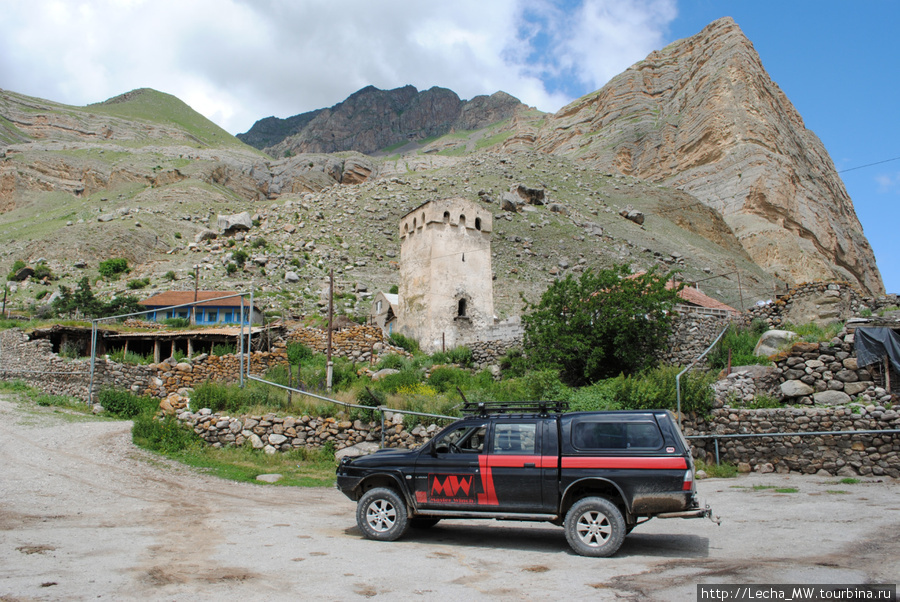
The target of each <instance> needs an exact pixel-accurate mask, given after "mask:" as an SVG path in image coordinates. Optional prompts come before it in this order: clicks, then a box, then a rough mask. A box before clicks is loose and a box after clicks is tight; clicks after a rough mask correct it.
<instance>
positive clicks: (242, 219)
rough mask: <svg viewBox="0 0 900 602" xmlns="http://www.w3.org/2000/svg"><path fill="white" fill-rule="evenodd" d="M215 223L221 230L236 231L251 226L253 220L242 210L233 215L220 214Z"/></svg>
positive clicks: (247, 228)
mask: <svg viewBox="0 0 900 602" xmlns="http://www.w3.org/2000/svg"><path fill="white" fill-rule="evenodd" d="M216 224H217V225H218V227H219V230H221V231H222V232H226V233H227V232H237V231H239V230H249V229H250V228H252V227H253V220H252V219H251V218H250V214H249V213H247V212H246V211H244V212H243V213H236V214H234V215H220V216H219V218H218V219H217V220H216Z"/></svg>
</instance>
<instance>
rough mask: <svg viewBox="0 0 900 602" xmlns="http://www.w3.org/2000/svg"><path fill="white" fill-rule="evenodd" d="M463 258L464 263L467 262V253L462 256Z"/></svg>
mask: <svg viewBox="0 0 900 602" xmlns="http://www.w3.org/2000/svg"><path fill="white" fill-rule="evenodd" d="M462 258H463V261H465V260H466V254H465V253H463V254H462Z"/></svg>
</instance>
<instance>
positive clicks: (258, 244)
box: [250, 237, 269, 249]
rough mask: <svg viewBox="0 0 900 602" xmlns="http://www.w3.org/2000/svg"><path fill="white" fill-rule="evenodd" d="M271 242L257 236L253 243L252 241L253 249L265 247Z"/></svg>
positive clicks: (251, 246)
mask: <svg viewBox="0 0 900 602" xmlns="http://www.w3.org/2000/svg"><path fill="white" fill-rule="evenodd" d="M267 244H269V243H268V242H267V241H266V239H265V238H262V237H260V238H255V239H254V240H253V242H252V243H250V248H251V249H259V248H260V247H264V246H266V245H267Z"/></svg>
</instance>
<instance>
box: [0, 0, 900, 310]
mask: <svg viewBox="0 0 900 602" xmlns="http://www.w3.org/2000/svg"><path fill="white" fill-rule="evenodd" d="M723 16H731V17H733V18H734V19H735V21H737V23H738V25H740V27H741V29H743V31H744V33H745V34H746V35H747V37H748V38H749V39H750V40H751V41H752V42H753V44H754V46H755V47H756V50H757V51H758V52H759V54H760V56H761V58H762V62H763V65H764V66H765V68H766V69H767V70H768V72H769V74H770V75H771V76H772V79H773V80H774V81H775V82H776V83H777V84H778V85H779V86H781V88H782V89H783V90H784V92H785V93H786V94H787V96H788V98H790V100H791V101H792V102H793V103H794V105H795V106H796V107H797V109H798V111H799V112H800V114H801V115H802V117H803V119H804V121H805V123H806V126H807V127H808V128H809V129H811V130H812V131H813V132H815V133H816V134H817V135H818V136H819V137H820V138H821V139H822V141H823V143H824V144H825V148H826V149H827V150H828V152H829V153H830V154H831V157H832V159H833V160H834V163H835V165H836V166H837V169H838V170H844V169H851V168H854V167H858V166H862V165H867V164H870V163H876V162H879V161H885V160H887V159H892V158H895V157H900V144H898V143H897V141H898V140H900V131H898V130H900V121H898V118H897V114H896V108H897V105H898V102H897V96H898V86H900V83H898V67H897V60H898V56H900V53H898V50H900V36H898V30H900V1H896V0H867V1H865V2H858V1H857V2H851V1H846V2H844V1H841V2H839V1H837V0H818V1H810V0H788V1H785V0H779V1H775V0H743V1H737V0H733V1H712V0H694V1H687V0H487V1H485V0H452V1H451V0H445V1H438V0H435V1H433V2H423V1H421V0H378V2H374V3H373V2H371V0H339V1H335V0H188V1H187V2H184V1H183V0H29V2H15V1H8V2H4V3H3V17H2V19H0V88H5V89H9V90H13V91H16V92H20V93H24V94H29V95H33V96H38V97H41V98H47V99H51V100H55V101H57V102H63V103H67V104H73V105H85V104H88V103H92V102H99V101H102V100H105V99H107V98H110V97H112V96H115V95H117V94H120V93H122V92H126V91H128V90H132V89H135V88H140V87H150V88H155V89H157V90H161V91H164V92H168V93H170V94H174V95H176V96H178V97H179V98H181V99H182V100H184V101H185V102H187V103H188V104H189V105H191V106H192V107H193V108H194V109H196V110H198V111H199V112H201V113H203V114H204V115H206V116H207V117H209V118H210V119H212V120H213V121H215V122H216V123H218V124H219V125H221V126H222V127H224V128H225V129H226V130H228V131H230V132H232V133H239V132H244V131H246V130H247V129H249V128H250V126H251V125H252V124H253V123H254V122H255V121H256V120H257V119H261V118H263V117H268V116H270V115H276V116H279V117H288V116H290V115H296V114H298V113H302V112H304V111H309V110H313V109H317V108H322V107H327V106H331V105H333V104H335V103H338V102H340V101H341V100H343V99H344V98H346V97H347V96H349V95H350V94H351V93H353V92H354V91H356V90H358V89H360V88H362V87H364V86H367V85H374V86H377V87H379V88H384V89H387V88H395V87H399V86H403V85H406V84H412V85H414V86H416V87H417V88H419V89H420V90H424V89H427V88H429V87H431V86H443V87H446V88H450V89H452V90H454V91H455V92H457V93H458V94H459V95H460V96H461V97H463V98H471V97H473V96H475V95H478V94H491V93H493V92H496V91H497V90H503V91H505V92H508V93H510V94H512V95H514V96H516V97H518V98H519V99H521V100H522V101H523V102H525V103H527V104H530V105H533V106H536V107H538V108H539V109H541V110H544V111H550V112H555V111H556V110H558V109H559V108H560V107H562V106H563V105H564V104H566V103H568V102H569V101H571V100H573V99H574V98H577V97H578V96H581V95H583V94H587V93H589V92H592V91H594V90H596V89H599V88H600V87H602V86H603V84H605V83H606V82H607V81H608V80H609V79H610V78H612V77H613V76H615V75H616V74H618V73H620V72H621V71H623V70H624V69H626V68H627V67H628V66H629V65H631V64H633V63H635V62H637V61H639V60H641V59H643V58H644V57H645V56H646V55H647V54H649V53H650V52H651V51H653V50H656V49H660V48H663V47H664V46H666V45H667V44H669V43H670V42H672V41H674V40H676V39H680V38H684V37H688V36H691V35H694V34H695V33H697V32H699V31H700V30H701V29H703V28H704V27H705V26H706V25H708V24H709V23H710V22H712V21H714V20H715V19H718V18H720V17H723ZM841 177H842V178H843V179H844V183H845V185H846V187H847V190H848V192H849V194H850V197H851V198H852V199H853V203H854V206H855V208H856V213H857V215H858V217H859V219H860V221H861V222H862V225H863V229H864V232H865V234H866V236H867V237H868V239H869V241H870V243H871V244H872V247H873V249H874V251H875V256H876V259H877V261H878V266H879V268H880V270H881V274H882V277H883V279H884V282H885V287H886V289H887V291H888V292H895V293H900V265H898V262H897V261H895V258H897V257H898V255H900V242H898V241H900V236H898V233H897V224H898V223H900V219H898V218H900V161H892V162H887V163H881V164H879V165H875V166H872V167H866V168H863V169H856V170H853V171H847V172H844V173H842V174H841Z"/></svg>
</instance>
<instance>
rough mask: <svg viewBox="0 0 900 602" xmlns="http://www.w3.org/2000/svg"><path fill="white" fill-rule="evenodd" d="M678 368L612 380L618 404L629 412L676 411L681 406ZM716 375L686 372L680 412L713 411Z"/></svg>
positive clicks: (701, 412)
mask: <svg viewBox="0 0 900 602" xmlns="http://www.w3.org/2000/svg"><path fill="white" fill-rule="evenodd" d="M681 370H682V368H680V367H678V366H661V367H658V368H652V369H650V370H645V371H643V372H641V373H639V374H636V375H633V376H624V375H619V376H618V377H617V378H614V379H611V380H612V381H613V384H612V386H613V388H614V393H615V401H616V403H618V404H619V405H620V406H621V407H622V409H626V410H652V409H663V410H675V409H677V406H678V401H677V394H676V388H675V377H676V376H677V375H678V373H679V372H681ZM715 378H716V377H715V375H714V374H711V373H709V374H704V373H702V372H687V373H686V374H684V375H682V377H681V411H682V412H698V413H700V414H703V415H706V414H709V411H710V410H711V409H712V400H713V391H712V387H711V386H710V385H711V384H712V383H713V382H714V381H715Z"/></svg>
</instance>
